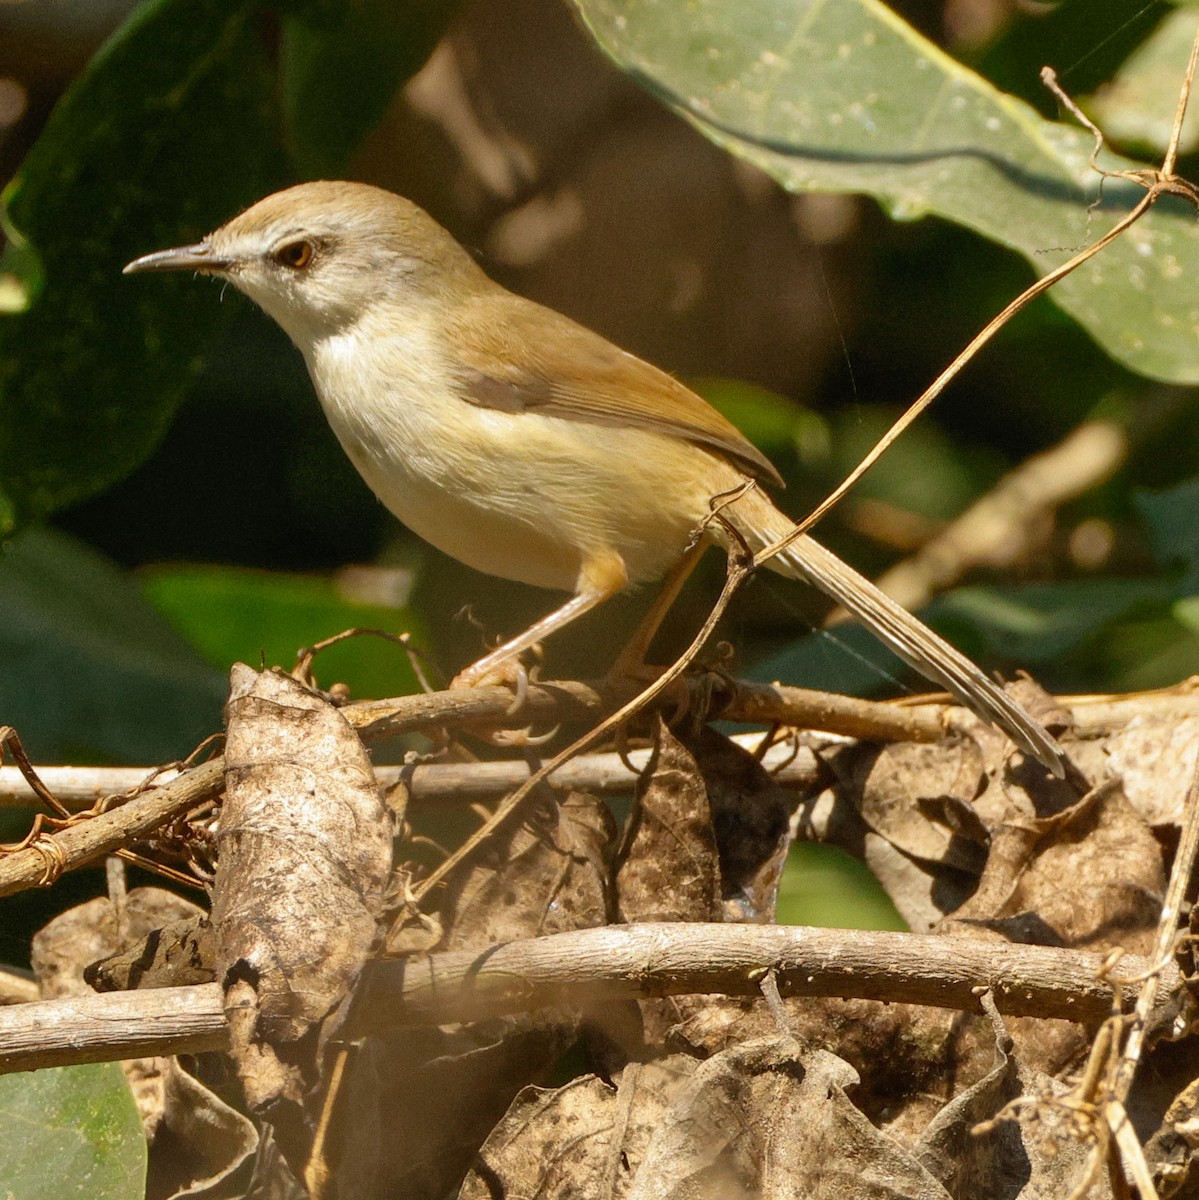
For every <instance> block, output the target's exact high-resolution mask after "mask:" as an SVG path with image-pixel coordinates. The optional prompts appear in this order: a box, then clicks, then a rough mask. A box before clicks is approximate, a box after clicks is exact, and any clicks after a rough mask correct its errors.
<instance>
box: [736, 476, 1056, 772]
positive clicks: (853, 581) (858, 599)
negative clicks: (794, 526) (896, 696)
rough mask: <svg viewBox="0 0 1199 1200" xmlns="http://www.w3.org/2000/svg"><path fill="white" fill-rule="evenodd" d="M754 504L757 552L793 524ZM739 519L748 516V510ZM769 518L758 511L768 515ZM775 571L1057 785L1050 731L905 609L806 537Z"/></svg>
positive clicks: (760, 502) (778, 560) (761, 501)
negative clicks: (839, 610) (804, 586)
mask: <svg viewBox="0 0 1199 1200" xmlns="http://www.w3.org/2000/svg"><path fill="white" fill-rule="evenodd" d="M745 499H746V500H752V501H756V504H753V505H752V508H754V509H758V510H759V511H754V512H753V513H752V517H753V518H754V519H753V524H752V528H751V529H749V530H746V529H744V528H743V530H742V532H743V534H745V536H747V539H748V540H749V541H750V544H751V545H753V546H755V548H757V547H760V546H764V545H766V544H768V542H769V541H774V540H776V539H777V538H780V537H782V536H783V535H785V534H786V532H787V530H788V528H790V527H791V522H790V521H789V520H788V519H787V518H786V517H784V516H783V515H782V513H780V512H779V511H778V510H777V509H776V508H774V506H773V505H771V504H770V503H769V501H768V500H766V499H765V497H763V496H761V495H753V494H751V496H747V497H746V498H745ZM738 507H739V508H740V509H741V511H740V512H738V513H737V516H738V517H741V518H742V520H737V524H738V525H742V521H743V519H744V516H746V515H750V514H748V513H746V512H745V508H747V507H751V506H746V505H744V504H743V502H742V504H740V505H738ZM766 509H768V510H769V511H768V512H767V511H761V510H766ZM767 565H768V566H769V567H770V568H771V569H772V570H775V571H778V572H779V573H780V574H783V575H788V576H791V577H793V578H799V579H803V580H805V581H806V582H808V583H810V584H812V585H813V586H814V587H817V588H819V589H820V590H821V591H822V592H824V593H825V595H827V596H830V597H831V598H832V599H834V600H836V601H837V603H838V604H840V605H841V606H842V607H843V608H845V609H846V610H847V611H848V612H849V613H851V614H852V615H853V616H854V617H856V618H857V619H858V620H859V621H860V622H861V623H862V624H863V625H865V626H866V628H867V629H869V630H870V631H871V632H872V633H873V634H874V635H875V636H876V637H877V638H878V639H879V640H880V641H881V642H883V643H884V644H885V645H886V646H888V647H889V648H890V649H891V650H893V651H894V652H895V653H896V654H898V655H899V657H900V658H902V659H903V660H904V662H906V663H907V664H908V665H909V666H910V667H912V668H913V669H915V670H917V671H919V672H920V674H922V675H923V676H925V678H927V679H931V680H933V681H934V682H936V683H939V684H941V685H942V686H943V687H945V688H946V689H947V690H948V691H950V692H951V693H952V694H953V695H954V696H956V697H957V698H958V699H959V700H960V701H961V702H962V703H963V704H964V705H965V706H966V707H967V708H969V709H971V710H973V711H974V712H975V713H977V714H978V715H979V716H980V717H982V718H983V719H984V720H986V721H989V722H991V724H993V725H996V726H997V727H998V728H1000V729H1002V730H1003V731H1004V733H1006V734H1007V735H1008V737H1010V738H1011V739H1012V741H1014V742H1015V743H1016V745H1018V746H1019V747H1020V748H1021V749H1022V750H1023V751H1024V752H1025V753H1027V754H1031V755H1032V756H1033V757H1034V758H1036V759H1037V760H1038V761H1039V762H1041V763H1043V764H1044V765H1045V766H1046V767H1048V768H1049V770H1051V771H1052V772H1053V773H1054V774H1055V775H1057V776H1058V777H1059V778H1060V777H1061V776H1063V775H1064V774H1065V761H1066V760H1065V755H1064V753H1063V751H1062V749H1061V747H1060V746H1059V745H1058V744H1057V742H1056V741H1055V740H1054V739H1053V737H1052V736H1051V735H1050V734H1049V732H1048V731H1047V730H1046V729H1045V728H1044V727H1043V726H1042V725H1041V724H1040V722H1038V721H1037V720H1035V719H1034V718H1033V717H1032V716H1031V715H1030V714H1029V713H1028V712H1027V711H1026V710H1025V709H1024V707H1023V706H1022V705H1021V704H1019V703H1018V702H1017V701H1016V700H1014V699H1012V697H1011V696H1009V695H1008V694H1007V693H1006V692H1005V691H1004V690H1003V689H1002V688H1000V687H999V686H998V685H996V684H995V683H993V682H992V681H991V680H990V679H988V678H987V676H986V675H984V674H983V672H982V671H981V670H980V669H979V668H978V667H977V666H975V665H974V663H972V662H971V661H970V660H969V659H968V658H967V657H966V656H965V655H964V654H962V653H961V652H960V651H958V650H955V649H954V648H953V647H952V646H951V645H950V644H949V643H948V642H947V641H945V639H944V638H942V637H940V636H939V635H937V634H935V633H934V632H933V631H932V630H931V629H929V628H928V626H927V625H925V624H924V623H923V622H922V621H920V620H919V619H918V618H916V617H914V616H913V615H912V614H911V613H910V612H908V610H907V609H906V608H904V607H903V606H902V605H900V604H897V603H896V602H895V601H894V600H892V599H891V597H890V596H888V595H886V594H885V593H883V592H881V591H879V589H878V588H876V587H875V586H874V584H872V583H871V582H870V581H869V580H868V579H866V578H864V577H863V576H861V575H859V574H858V572H857V571H855V570H854V569H853V568H852V567H850V566H849V565H848V564H847V563H845V562H843V561H842V560H841V559H840V558H838V557H837V556H836V555H835V554H834V553H833V552H832V551H831V550H826V549H825V548H824V547H823V546H822V545H820V543H819V542H817V541H814V540H813V539H812V538H810V537H800V538H797V539H796V540H795V541H794V542H792V543H791V545H790V546H788V547H787V548H786V549H785V550H783V551H782V552H781V553H779V554H777V555H775V557H774V558H773V559H771V560H770V561H769V563H768V564H767Z"/></svg>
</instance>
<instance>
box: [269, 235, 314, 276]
mask: <svg viewBox="0 0 1199 1200" xmlns="http://www.w3.org/2000/svg"><path fill="white" fill-rule="evenodd" d="M314 253H315V249H314V247H313V245H312V243H311V242H310V241H307V240H306V239H304V238H300V239H299V240H298V241H295V242H284V244H283V245H282V246H280V247H279V249H278V250H276V251H275V254H274V258H275V261H276V262H277V263H278V264H279V265H280V266H283V267H290V268H291V269H292V270H293V271H302V270H303V269H304V268H305V267H306V266H308V264H309V263H310V262H312V256H313V254H314Z"/></svg>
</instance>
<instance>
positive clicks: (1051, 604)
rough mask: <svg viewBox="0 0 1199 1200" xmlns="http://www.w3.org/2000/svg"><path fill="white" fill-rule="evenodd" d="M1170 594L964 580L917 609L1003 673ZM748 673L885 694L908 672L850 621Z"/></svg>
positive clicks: (1166, 590) (1084, 642)
mask: <svg viewBox="0 0 1199 1200" xmlns="http://www.w3.org/2000/svg"><path fill="white" fill-rule="evenodd" d="M1174 596H1175V588H1174V586H1173V585H1172V584H1169V583H1163V582H1160V581H1156V580H1141V579H1101V580H1083V581H1079V582H1063V583H1051V584H1030V585H1027V586H1025V587H1011V588H983V587H969V588H958V589H957V590H955V591H952V592H948V593H946V594H945V595H943V596H938V597H937V599H936V600H934V601H933V603H932V604H930V605H929V606H928V607H927V608H926V609H924V610H922V612H921V614H920V615H921V617H922V618H923V619H924V620H926V621H928V623H929V624H930V625H932V626H933V627H934V628H935V629H937V630H938V631H939V632H940V633H942V634H944V635H945V636H946V637H947V638H948V639H949V640H950V641H951V642H953V644H954V645H955V646H957V647H958V648H959V649H960V650H962V651H963V652H964V653H966V654H967V655H969V656H970V657H971V658H973V659H974V660H975V661H976V662H978V664H979V665H980V666H982V667H988V668H990V667H995V666H1004V667H1006V668H1007V670H1008V673H1009V674H1010V673H1011V670H1012V669H1013V668H1018V667H1029V668H1037V669H1041V668H1045V667H1048V666H1051V665H1054V666H1056V665H1058V664H1059V661H1060V660H1061V658H1062V657H1063V656H1064V655H1067V654H1076V653H1079V652H1081V651H1082V650H1083V649H1084V648H1085V647H1087V646H1088V645H1089V644H1090V643H1091V642H1093V641H1094V640H1096V639H1097V638H1099V636H1100V635H1101V634H1102V633H1104V632H1105V631H1106V630H1108V629H1109V628H1112V627H1118V622H1121V621H1126V620H1129V619H1131V617H1132V616H1133V615H1134V614H1136V613H1137V612H1138V611H1139V610H1148V611H1151V612H1156V613H1157V614H1158V615H1159V616H1164V615H1165V614H1167V613H1168V611H1169V608H1170V605H1171V604H1172V602H1173V600H1174ZM1099 667H1100V669H1101V670H1102V668H1103V663H1102V662H1100V663H1099ZM749 674H750V677H751V678H753V679H762V680H776V679H777V680H779V681H781V682H782V683H792V684H797V685H799V686H801V687H813V688H826V689H829V690H831V691H841V692H853V693H862V692H883V693H886V694H888V695H898V694H900V693H901V692H902V691H903V690H904V689H903V687H902V686H901V685H900V682H899V681H900V679H904V680H909V679H912V678H913V676H912V673H911V672H910V671H909V670H908V669H907V668H906V667H904V666H903V665H902V664H901V663H900V662H899V660H898V659H897V658H895V657H893V656H892V655H891V653H890V652H889V651H887V650H885V649H884V648H883V647H882V646H881V645H880V644H879V643H878V642H877V640H876V639H875V638H873V637H872V636H871V634H870V633H868V632H867V631H866V630H865V629H863V628H862V627H861V626H857V625H838V626H837V627H836V628H835V629H833V630H831V631H827V632H823V631H821V632H817V633H815V634H813V635H811V636H809V637H805V638H801V639H799V640H798V641H796V642H793V643H792V644H791V645H790V646H788V647H787V648H786V649H785V650H783V651H781V652H779V653H777V654H775V655H773V656H771V657H770V658H768V659H766V660H765V661H764V662H762V663H759V664H758V665H756V666H755V667H754V668H753V669H752V670H751V671H750V672H749ZM916 686H917V687H919V686H921V685H920V684H917V685H916Z"/></svg>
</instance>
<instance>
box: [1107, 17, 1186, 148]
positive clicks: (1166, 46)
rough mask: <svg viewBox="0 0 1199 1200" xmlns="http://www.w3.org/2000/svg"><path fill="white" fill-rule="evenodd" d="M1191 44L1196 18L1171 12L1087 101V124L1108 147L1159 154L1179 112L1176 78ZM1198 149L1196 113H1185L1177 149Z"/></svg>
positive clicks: (1165, 144) (1166, 142)
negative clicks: (1098, 131) (1100, 134)
mask: <svg viewBox="0 0 1199 1200" xmlns="http://www.w3.org/2000/svg"><path fill="white" fill-rule="evenodd" d="M1194 40H1195V13H1194V12H1193V11H1191V10H1189V9H1186V8H1180V9H1178V10H1177V11H1176V12H1171V13H1169V14H1168V15H1167V17H1166V19H1165V20H1164V21H1163V22H1162V23H1161V24H1160V25H1159V26H1158V27H1157V28H1156V29H1155V30H1154V31H1153V32H1152V33H1151V34H1150V35H1149V37H1147V38H1146V39H1145V41H1144V43H1143V44H1142V45H1141V46H1139V47H1137V49H1136V51H1135V52H1134V53H1133V54H1131V55H1130V56H1129V57H1128V60H1127V61H1126V62H1125V63H1124V64H1123V65H1122V66H1121V68H1120V70H1119V71H1118V72H1117V73H1116V74H1115V76H1114V77H1113V78H1112V79H1111V80H1110V82H1108V83H1107V84H1106V85H1105V86H1104V87H1103V88H1101V89H1100V90H1099V91H1098V92H1097V93H1096V94H1095V95H1094V96H1093V97H1092V99H1091V101H1090V103H1089V104H1088V105H1087V107H1088V108H1089V109H1090V116H1091V118H1092V119H1093V120H1094V121H1096V122H1097V123H1098V124H1099V126H1100V127H1101V128H1102V129H1103V132H1104V133H1105V134H1106V135H1107V136H1108V137H1109V138H1111V139H1112V141H1114V142H1116V143H1117V144H1121V145H1125V146H1128V145H1132V146H1143V147H1145V148H1147V149H1149V150H1151V151H1153V152H1154V153H1155V154H1163V153H1164V152H1165V149H1166V146H1167V144H1168V143H1169V140H1170V131H1171V129H1172V128H1173V125H1174V110H1175V109H1176V108H1177V106H1178V74H1179V69H1180V65H1181V66H1185V65H1186V61H1187V56H1188V55H1189V54H1190V52H1191V43H1192V42H1193V41H1194ZM1196 146H1199V108H1196V107H1195V106H1194V105H1191V106H1190V107H1189V108H1188V109H1187V115H1186V121H1185V122H1184V123H1183V127H1182V139H1181V143H1180V149H1181V151H1182V153H1183V154H1189V153H1191V151H1193V150H1194V149H1195V147H1196Z"/></svg>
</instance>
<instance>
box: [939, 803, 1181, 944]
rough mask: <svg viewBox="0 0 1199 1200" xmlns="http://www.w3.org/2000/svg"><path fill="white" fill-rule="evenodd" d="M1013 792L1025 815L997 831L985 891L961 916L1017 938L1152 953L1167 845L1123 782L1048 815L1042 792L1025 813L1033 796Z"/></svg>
mask: <svg viewBox="0 0 1199 1200" xmlns="http://www.w3.org/2000/svg"><path fill="white" fill-rule="evenodd" d="M1008 794H1009V798H1010V800H1011V808H1012V809H1013V810H1014V811H1016V812H1018V813H1019V815H1017V816H1015V817H1014V819H1011V820H1008V821H1005V822H1003V823H1001V824H1000V825H998V826H997V827H996V828H995V829H994V831H993V835H992V842H991V853H990V855H989V856H988V859H987V865H986V868H985V869H984V871H983V874H982V878H981V879H980V881H979V887H978V891H977V892H976V893H975V895H974V896H973V897H972V898H971V899H970V900H969V901H968V902H967V903H966V904H964V905H963V906H962V907H961V909H959V910H958V912H956V913H955V914H954V920H962V921H967V920H968V921H970V922H971V923H972V924H974V925H983V926H985V927H986V928H989V929H993V930H996V931H997V932H1000V933H1002V934H1004V936H1005V937H1008V938H1009V939H1010V940H1013V941H1028V942H1037V943H1040V944H1044V945H1062V946H1070V947H1072V948H1076V949H1107V948H1110V947H1113V946H1120V947H1122V948H1123V949H1124V950H1126V951H1127V952H1128V953H1130V954H1144V953H1146V952H1148V950H1149V949H1150V947H1151V944H1152V940H1153V935H1154V931H1155V929H1156V926H1157V918H1158V913H1159V912H1160V909H1161V897H1162V892H1163V889H1164V887H1165V872H1164V867H1163V863H1162V854H1161V847H1160V845H1159V844H1158V842H1157V839H1156V838H1155V837H1154V836H1153V834H1152V833H1151V832H1150V830H1149V827H1148V825H1147V824H1146V823H1145V821H1144V819H1143V818H1141V817H1140V816H1139V815H1138V814H1137V813H1136V812H1135V811H1134V810H1133V808H1132V806H1131V805H1130V804H1129V803H1128V801H1127V800H1126V799H1125V798H1124V795H1123V793H1122V792H1121V791H1120V789H1119V787H1118V786H1117V785H1116V784H1114V783H1109V784H1107V785H1105V786H1104V787H1102V788H1097V789H1096V790H1095V791H1094V792H1092V793H1090V794H1089V795H1088V796H1086V797H1084V798H1083V799H1081V800H1078V801H1075V802H1074V803H1073V804H1071V805H1070V806H1069V807H1066V808H1061V809H1058V810H1056V811H1049V812H1048V813H1046V814H1045V815H1041V813H1043V812H1044V811H1045V810H1044V807H1043V806H1042V804H1041V803H1040V800H1041V797H1040V796H1039V795H1035V796H1033V797H1032V804H1033V806H1034V812H1033V813H1031V814H1025V813H1022V812H1020V810H1021V809H1024V808H1025V807H1026V803H1027V799H1028V794H1027V793H1023V792H1021V791H1020V790H1018V789H1017V788H1015V787H1014V786H1012V787H1009V789H1008Z"/></svg>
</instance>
